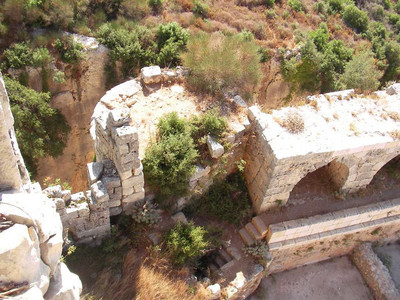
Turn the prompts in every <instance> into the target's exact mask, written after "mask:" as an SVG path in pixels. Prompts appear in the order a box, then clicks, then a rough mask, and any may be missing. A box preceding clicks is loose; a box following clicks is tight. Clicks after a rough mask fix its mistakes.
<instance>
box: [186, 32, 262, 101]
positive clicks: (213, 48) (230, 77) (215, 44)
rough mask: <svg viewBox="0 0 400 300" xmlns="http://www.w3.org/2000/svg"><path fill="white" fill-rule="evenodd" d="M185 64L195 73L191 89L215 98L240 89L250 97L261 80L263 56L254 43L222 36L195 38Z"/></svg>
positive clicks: (217, 34)
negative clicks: (261, 59) (217, 95)
mask: <svg viewBox="0 0 400 300" xmlns="http://www.w3.org/2000/svg"><path fill="white" fill-rule="evenodd" d="M187 49H188V51H187V52H186V53H184V54H183V55H182V61H183V64H184V65H185V66H186V67H189V68H190V70H191V72H190V75H189V78H188V81H189V84H190V86H191V87H192V88H193V89H195V90H197V91H200V92H207V93H211V94H213V95H216V94H221V93H223V92H224V91H229V90H237V92H238V93H239V94H241V95H242V96H244V97H245V98H249V97H250V96H251V94H252V91H253V90H254V87H255V86H256V84H257V83H258V81H259V79H260V77H261V68H260V63H259V62H260V55H259V53H258V47H257V45H256V44H255V43H254V42H253V41H245V40H243V39H242V37H241V36H238V35H234V36H224V35H223V34H221V33H214V34H211V35H210V34H206V33H202V34H198V35H194V36H191V37H190V38H189V40H188V44H187Z"/></svg>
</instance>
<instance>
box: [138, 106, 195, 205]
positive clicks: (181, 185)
mask: <svg viewBox="0 0 400 300" xmlns="http://www.w3.org/2000/svg"><path fill="white" fill-rule="evenodd" d="M184 122H186V124H184ZM188 128H189V126H188V124H187V121H184V120H179V119H178V118H177V116H176V114H174V113H172V114H169V115H166V116H165V117H164V118H163V119H162V120H161V122H160V123H159V134H158V139H157V141H156V143H154V144H152V145H151V146H150V147H149V148H148V149H147V151H146V157H145V158H144V159H143V169H144V172H145V174H146V180H147V183H148V184H149V185H150V186H151V187H152V188H153V189H155V190H156V192H158V194H159V195H161V196H163V197H168V196H179V195H182V194H183V193H185V192H186V191H187V189H188V181H189V177H190V176H191V175H192V174H193V172H194V170H195V162H196V159H197V157H198V153H197V151H196V149H195V145H194V142H193V139H192V137H191V136H190V134H189V131H188V130H187V129H188Z"/></svg>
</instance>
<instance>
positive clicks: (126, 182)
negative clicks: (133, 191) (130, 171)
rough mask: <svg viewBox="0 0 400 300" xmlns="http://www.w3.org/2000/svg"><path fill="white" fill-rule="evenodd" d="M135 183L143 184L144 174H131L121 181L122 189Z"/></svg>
mask: <svg viewBox="0 0 400 300" xmlns="http://www.w3.org/2000/svg"><path fill="white" fill-rule="evenodd" d="M136 185H142V186H143V185H144V175H143V173H141V174H140V175H138V176H132V177H130V178H128V179H125V180H123V181H122V189H128V188H131V187H133V186H136Z"/></svg>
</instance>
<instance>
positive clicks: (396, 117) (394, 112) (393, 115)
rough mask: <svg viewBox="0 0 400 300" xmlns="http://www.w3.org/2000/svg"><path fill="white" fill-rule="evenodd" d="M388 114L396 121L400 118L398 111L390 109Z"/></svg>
mask: <svg viewBox="0 0 400 300" xmlns="http://www.w3.org/2000/svg"><path fill="white" fill-rule="evenodd" d="M387 115H388V116H389V118H391V119H393V120H394V121H398V120H400V114H399V113H398V112H397V111H388V112H387Z"/></svg>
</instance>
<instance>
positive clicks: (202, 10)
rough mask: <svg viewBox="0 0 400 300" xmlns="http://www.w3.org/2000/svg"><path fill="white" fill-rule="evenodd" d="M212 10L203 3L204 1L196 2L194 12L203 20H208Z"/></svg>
mask: <svg viewBox="0 0 400 300" xmlns="http://www.w3.org/2000/svg"><path fill="white" fill-rule="evenodd" d="M209 10H210V8H209V7H208V5H207V3H203V2H202V1H198V0H196V1H195V2H194V5H193V8H192V12H193V13H194V14H195V15H196V16H198V17H201V18H208V14H209Z"/></svg>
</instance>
